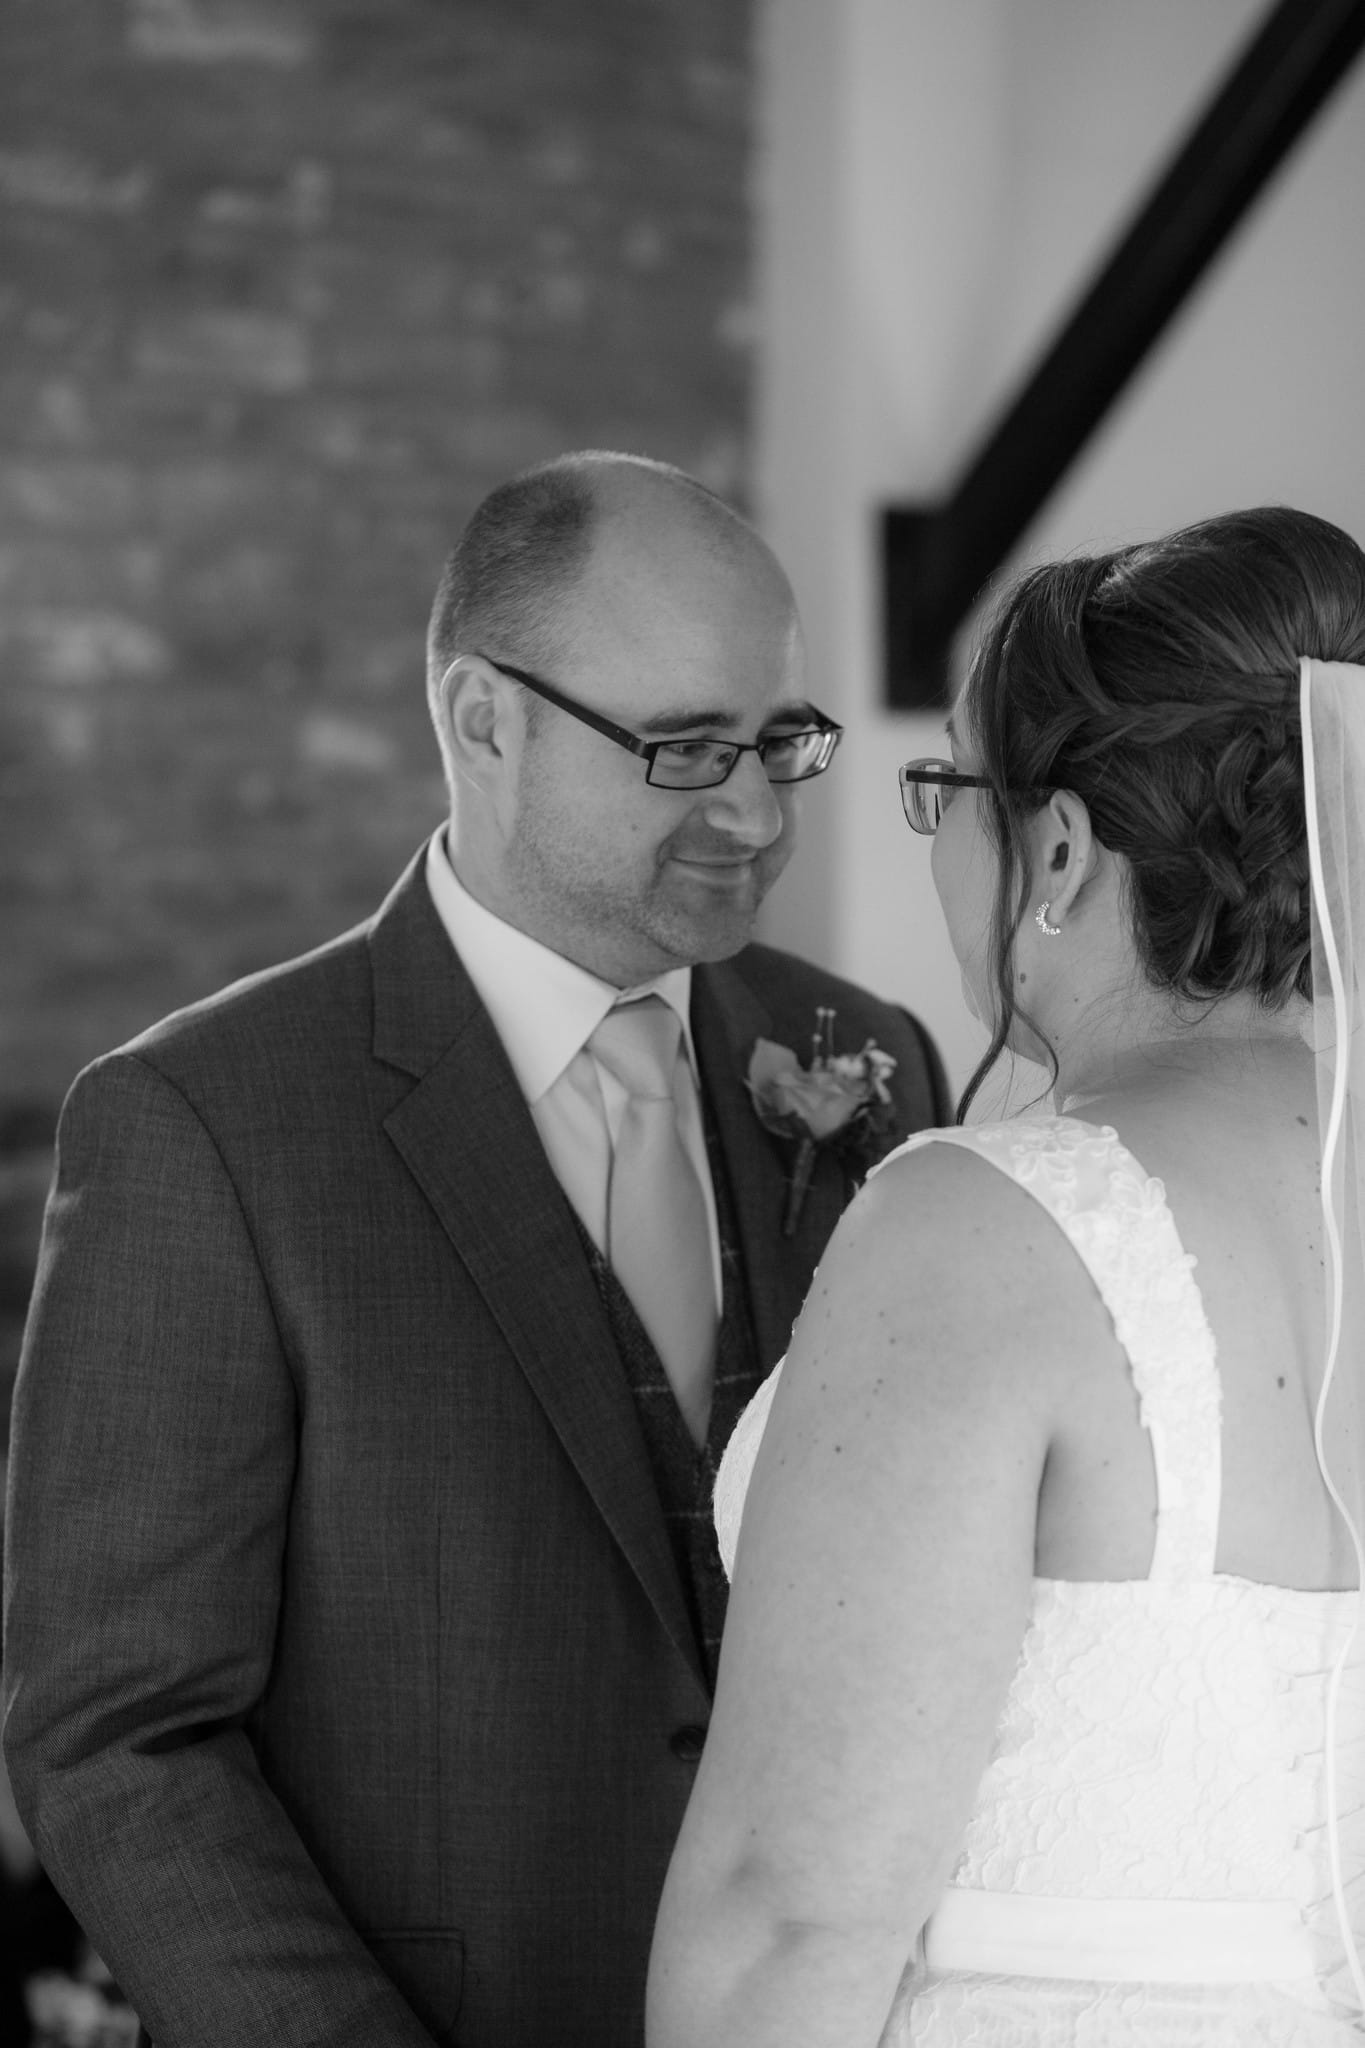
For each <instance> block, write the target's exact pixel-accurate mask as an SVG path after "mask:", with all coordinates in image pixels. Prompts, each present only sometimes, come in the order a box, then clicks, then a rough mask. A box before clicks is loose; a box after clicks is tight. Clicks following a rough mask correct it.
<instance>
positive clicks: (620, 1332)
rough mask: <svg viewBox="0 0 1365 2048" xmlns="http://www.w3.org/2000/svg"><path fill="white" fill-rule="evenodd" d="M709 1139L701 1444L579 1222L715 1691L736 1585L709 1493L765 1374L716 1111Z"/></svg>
mask: <svg viewBox="0 0 1365 2048" xmlns="http://www.w3.org/2000/svg"><path fill="white" fill-rule="evenodd" d="M706 1143H707V1153H708V1157H709V1160H710V1166H711V1181H712V1186H713V1187H714V1189H715V1196H716V1222H717V1225H718V1227H719V1234H720V1262H721V1295H722V1299H721V1317H720V1327H719V1330H718V1332H717V1337H716V1365H715V1380H714V1384H713V1388H712V1395H711V1414H710V1419H709V1423H708V1427H707V1434H706V1442H705V1444H704V1445H703V1446H702V1448H701V1450H700V1451H699V1450H698V1449H697V1447H696V1445H695V1444H694V1443H693V1441H692V1438H691V1436H690V1435H689V1434H688V1430H687V1425H686V1423H685V1422H684V1421H683V1418H682V1414H681V1411H680V1410H679V1407H678V1404H677V1401H676V1399H675V1398H674V1394H673V1389H672V1387H670V1385H669V1383H668V1378H667V1375H666V1374H665V1372H664V1369H663V1365H662V1363H661V1361H660V1358H659V1354H658V1352H657V1351H656V1350H655V1349H654V1346H653V1345H652V1344H651V1343H650V1341H649V1337H648V1336H647V1334H646V1332H645V1329H644V1327H643V1325H642V1324H641V1322H640V1318H639V1317H638V1315H637V1314H636V1313H635V1310H634V1307H633V1306H632V1304H631V1301H630V1297H629V1295H628V1294H627V1293H626V1291H625V1289H624V1287H622V1285H621V1283H620V1281H619V1280H618V1279H617V1278H616V1275H615V1274H614V1273H613V1271H612V1269H611V1267H610V1265H609V1264H608V1262H607V1260H606V1259H605V1258H604V1256H603V1254H602V1253H601V1252H600V1251H599V1250H598V1248H597V1246H596V1245H595V1244H594V1243H593V1241H592V1239H591V1238H590V1237H589V1235H588V1233H587V1231H586V1230H584V1229H583V1227H582V1225H581V1224H580V1225H579V1235H580V1236H581V1238H582V1240H583V1245H584V1249H585V1251H586V1252H587V1255H588V1262H589V1265H590V1266H591V1268H592V1274H593V1278H594V1280H595V1281H596V1283H597V1287H598V1291H599V1293H600V1294H601V1297H602V1302H603V1305H604V1307H605V1308H606V1311H607V1317H608V1320H609V1322H610V1324H611V1331H612V1336H613V1338H614V1339H615V1343H616V1349H617V1351H618V1353H619V1354H620V1358H621V1366H622V1370H623V1371H624V1373H625V1375H626V1379H627V1382H628V1383H629V1386H630V1390H631V1393H632V1394H633V1395H634V1397H635V1408H636V1413H637V1414H638V1416H639V1418H640V1433H641V1435H642V1436H643V1438H644V1442H645V1449H646V1452H647V1453H648V1456H649V1462H650V1467H651V1470H652V1471H653V1474H654V1483H655V1485H656V1486H657V1488H658V1491H659V1500H660V1503H661V1505H662V1507H663V1511H664V1520H665V1522H666V1524H667V1527H668V1537H669V1542H670V1544H671V1545H672V1549H673V1556H674V1560H675V1562H676V1563H677V1567H678V1576H679V1578H680V1579H681V1580H682V1583H683V1588H684V1591H685V1592H686V1594H687V1599H688V1607H689V1610H690V1612H691V1615H692V1623H693V1627H694V1628H695V1629H696V1631H697V1641H698V1643H699V1645H700V1647H701V1652H702V1659H703V1663H704V1665H705V1668H706V1675H707V1680H708V1682H709V1684H710V1686H711V1688H712V1690H714V1688H715V1683H716V1667H717V1663H718V1661H719V1657H720V1639H721V1631H722V1629H723V1628H724V1625H725V1607H726V1600H727V1596H728V1591H729V1589H728V1586H727V1584H726V1579H725V1571H724V1568H723V1566H722V1565H721V1561H720V1553H719V1551H718V1550H717V1548H716V1535H715V1529H714V1526H713V1523H712V1519H711V1496H712V1492H713V1489H714V1487H715V1481H716V1468H717V1466H718V1465H719V1463H720V1460H721V1456H722V1454H723V1452H724V1450H725V1446H726V1444H727V1443H728V1442H729V1440H730V1433H731V1431H732V1430H733V1428H734V1426H735V1424H736V1422H737V1421H738V1420H739V1417H740V1414H741V1413H742V1411H743V1409H744V1408H745V1407H746V1406H747V1405H748V1403H749V1402H750V1401H751V1400H752V1399H753V1396H754V1394H755V1393H756V1392H757V1391H758V1386H759V1383H760V1381H761V1379H762V1377H763V1374H762V1370H761V1366H760V1362H759V1358H758V1351H757V1346H756V1345H755V1342H754V1335H753V1326H752V1323H751V1321H750V1316H749V1303H748V1294H747V1290H746V1287H745V1284H744V1268H743V1260H742V1258H741V1254H740V1249H739V1236H738V1232H737V1230H736V1228H735V1222H734V1210H733V1205H732V1203H731V1200H730V1192H729V1188H728V1185H727V1183H726V1177H725V1162H724V1158H723V1156H722V1154H721V1150H720V1145H719V1143H718V1141H717V1139H716V1137H715V1134H714V1132H713V1131H712V1130H711V1128H710V1123H709V1119H708V1123H707V1133H706Z"/></svg>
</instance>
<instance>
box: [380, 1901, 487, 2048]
mask: <svg viewBox="0 0 1365 2048" xmlns="http://www.w3.org/2000/svg"><path fill="white" fill-rule="evenodd" d="M364 1940H365V1943H366V1946H367V1947H368V1948H369V1950H370V1952H371V1954H372V1955H373V1956H374V1959H375V1961H376V1962H377V1963H378V1964H379V1966H380V1968H381V1969H382V1970H384V1971H386V1972H387V1974H388V1975H389V1976H390V1977H391V1978H392V1979H393V1981H394V1983H395V1984H396V1985H397V1986H398V1989H399V1990H400V1991H401V1992H402V1994H403V1996H404V1998H406V2000H407V2001H408V2004H409V2005H410V2006H411V2007H412V2009H413V2011H414V2012H415V2013H416V2015H417V2017H418V2019H419V2020H420V2021H421V2022H422V2024H423V2026H424V2027H426V2028H427V2030H428V2031H429V2032H430V2033H431V2034H432V2036H433V2037H434V2038H435V2039H436V2040H437V2041H439V2042H441V2043H442V2044H443V2048H449V2044H453V2042H454V2039H455V2022H456V2020H457V2019H458V2018H459V2016H460V1996H461V1993H462V1992H463V1989H464V1937H463V1935H460V1934H456V1933H454V1932H452V1931H450V1930H449V1929H445V1928H440V1927H384V1928H379V1929H376V1930H373V1931H366V1932H365V1934H364Z"/></svg>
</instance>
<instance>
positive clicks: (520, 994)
mask: <svg viewBox="0 0 1365 2048" xmlns="http://www.w3.org/2000/svg"><path fill="white" fill-rule="evenodd" d="M426 877H427V887H428V888H429V890H430V891H431V900H432V902H433V904H434V905H435V907H436V914H437V916H438V917H439V918H440V920H441V923H442V924H443V925H444V926H445V929H446V931H447V933H448V934H449V937H450V941H451V944H452V945H453V946H454V948H455V950H456V952H457V953H458V954H459V956H460V959H461V961H462V962H463V964H464V968H465V971H466V973H467V974H468V975H469V978H470V980H471V981H472V982H473V984H474V987H475V990H476V992H477V993H478V996H479V999H480V1001H481V1002H482V1003H483V1005H484V1008H485V1009H486V1010H487V1011H488V1014H489V1016H490V1017H491V1018H492V1020H493V1027H494V1029H495V1030H496V1032H497V1034H498V1036H499V1038H500V1039H501V1040H502V1043H503V1048H504V1050H505V1051H506V1054H507V1057H508V1059H509V1060H510V1062H511V1065H512V1071H513V1073H514V1074H515V1075H516V1077H517V1083H518V1085H519V1087H520V1089H521V1092H522V1094H523V1095H524V1096H525V1098H526V1106H527V1108H528V1109H529V1110H530V1112H531V1117H532V1120H533V1121H534V1123H535V1127H536V1130H537V1131H538V1132H539V1134H540V1140H541V1143H542V1144H543V1145H544V1147H545V1151H546V1154H547V1156H548V1158H549V1161H550V1165H551V1167H552V1168H553V1169H554V1174H555V1178H556V1179H557V1180H558V1182H559V1184H560V1186H561V1187H562V1188H563V1190H564V1192H565V1194H566V1195H567V1196H568V1198H569V1200H570V1201H571V1202H572V1203H573V1205H574V1208H575V1209H576V1210H577V1212H578V1214H579V1216H580V1217H581V1218H582V1221H583V1226H584V1228H585V1229H586V1230H587V1232H588V1235H589V1236H590V1237H591V1238H592V1241H593V1243H594V1244H595V1245H596V1246H597V1247H598V1249H599V1250H602V1249H604V1248H605V1246H606V1242H607V1188H608V1184H609V1181H610V1172H611V1147H612V1143H613V1141H614V1139H615V1136H616V1133H617V1130H618V1129H619V1127H620V1121H621V1116H622V1113H623V1111H624V1109H625V1104H626V1096H625V1091H624V1089H623V1088H622V1087H621V1084H620V1082H619V1081H618V1080H617V1079H616V1077H615V1076H614V1075H613V1074H610V1073H608V1071H607V1069H606V1068H605V1067H604V1066H602V1064H601V1063H600V1061H598V1060H596V1059H594V1057H593V1055H592V1052H591V1051H590V1049H589V1047H588V1040H589V1038H590V1037H591V1036H592V1034H593V1032H594V1031H595V1030H596V1029H597V1027H598V1025H599V1024H600V1023H601V1021H602V1019H603V1018H604V1017H605V1016H606V1014H607V1012H608V1010H609V1009H610V1008H611V1007H612V1004H613V1003H615V1002H617V1001H618V1000H624V999H627V998H630V997H634V996H645V995H657V996H661V997H662V998H663V1000H664V1002H666V1003H667V1004H668V1005H669V1007H670V1009H672V1010H674V1011H676V1012H677V1015H678V1017H679V1018H680V1020H681V1022H682V1043H683V1049H684V1051H685V1053H686V1056H687V1066H688V1071H689V1073H690V1075H691V1079H692V1086H691V1087H690V1088H688V1089H686V1090H685V1091H684V1098H683V1102H682V1105H681V1108H680V1111H679V1125H680V1130H681V1136H682V1141H683V1145H684V1147H685V1148H686V1151H687V1155H688V1158H689V1159H690V1160H691V1162H692V1164H693V1166H694V1167H695V1168H696V1172H697V1178H698V1180H699V1181H700V1182H701V1189H702V1195H703V1198H704V1199H705V1202H706V1216H707V1229H708V1231H709V1234H710V1240H711V1274H712V1279H713V1281H714V1284H715V1290H716V1312H717V1314H719V1313H720V1309H721V1273H720V1233H719V1230H718V1228H717V1225H716V1198H715V1192H714V1190H713V1188H712V1186H711V1172H710V1167H709V1165H708V1163H707V1157H706V1136H705V1132H704V1129H703V1126H702V1115H701V1098H700V1093H699V1089H700V1081H699V1076H698V1070H697V1055H696V1048H695V1047H694V1045H693V1043H692V1025H691V1020H690V1018H689V1016H688V1009H689V1004H690V1001H691V995H692V970H691V968H690V967H675V968H672V969H671V970H670V971H669V972H668V973H667V974H660V975H658V976H656V977H655V979H654V980H652V981H646V982H641V984H640V985H639V987H638V988H630V989H618V988H616V987H615V986H614V985H613V984H612V983H611V982H609V981H601V980H599V979H598V977H597V976H596V975H595V974H590V973H589V972H588V970H587V969H586V968H585V967H579V966H577V965H576V963H575V962H574V961H572V960H566V959H565V957H564V955H563V954H562V953H556V952H554V951H552V950H551V948H550V947H549V946H543V945H542V944H541V943H540V941H539V940H538V939H533V938H530V937H529V936H528V935H527V933H525V932H523V931H518V930H517V928H516V926H515V925H510V924H507V923H506V922H505V921H504V919H502V918H500V917H495V916H494V914H493V912H492V911H491V910H486V909H485V908H484V906H483V905H482V904H481V903H477V902H476V901H475V900H474V898H473V897H472V896H471V895H470V893H469V891H468V890H467V889H466V888H465V887H464V885H463V884H462V883H461V881H460V879H459V877H458V876H457V875H456V873H455V870H454V868H453V867H452V866H451V862H450V856H449V852H448V850H447V847H446V838H445V829H444V827H442V829H441V830H440V831H439V832H436V833H434V834H433V835H432V838H431V841H430V843H429V845H428V847H427V862H426Z"/></svg>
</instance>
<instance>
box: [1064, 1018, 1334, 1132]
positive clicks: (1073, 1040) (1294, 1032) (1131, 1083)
mask: <svg viewBox="0 0 1365 2048" xmlns="http://www.w3.org/2000/svg"><path fill="white" fill-rule="evenodd" d="M1306 1017H1307V1005H1306V1004H1303V1003H1300V1002H1298V1001H1297V1000H1295V1001H1293V1002H1291V1003H1290V1004H1289V1005H1287V1006H1286V1008H1285V1009H1283V1010H1267V1009H1266V1008H1265V1006H1264V1005H1263V1004H1262V1003H1260V1002H1258V1001H1257V1000H1256V999H1255V998H1254V997H1251V996H1228V997H1225V998H1224V999H1223V1000H1222V1001H1221V1002H1218V1003H1214V1004H1210V1005H1209V1006H1207V1007H1204V1006H1199V1007H1198V1008H1196V1007H1194V1006H1193V1005H1188V1004H1183V1003H1176V1002H1173V1001H1171V1000H1169V999H1166V998H1163V997H1160V996H1157V995H1156V994H1155V993H1154V992H1152V993H1151V994H1150V995H1149V994H1148V993H1147V992H1145V991H1144V992H1143V993H1142V994H1141V995H1139V996H1137V997H1136V999H1135V1000H1125V1001H1124V1002H1123V1003H1122V1004H1121V1005H1116V1006H1113V1007H1111V1006H1108V1005H1106V1006H1105V1010H1104V1013H1103V1014H1100V1015H1096V1016H1094V1017H1093V1018H1092V1019H1091V1020H1089V1022H1088V1023H1087V1024H1082V1025H1079V1026H1078V1027H1077V1028H1076V1029H1075V1031H1074V1032H1072V1033H1071V1034H1069V1035H1068V1036H1066V1037H1065V1038H1063V1039H1062V1041H1061V1042H1060V1043H1058V1044H1057V1045H1056V1046H1055V1052H1056V1059H1057V1080H1056V1084H1055V1087H1054V1095H1055V1098H1056V1100H1057V1102H1058V1104H1059V1105H1060V1104H1062V1103H1065V1104H1066V1105H1067V1106H1068V1107H1076V1106H1079V1105H1082V1104H1084V1103H1086V1102H1088V1101H1091V1100H1093V1099H1094V1098H1096V1097H1098V1096H1107V1095H1112V1094H1115V1093H1119V1094H1121V1093H1123V1092H1125V1091H1126V1090H1128V1089H1131V1088H1134V1087H1144V1088H1145V1087H1149V1086H1151V1084H1152V1082H1153V1081H1154V1080H1158V1079H1171V1078H1174V1077H1175V1076H1177V1075H1178V1076H1180V1077H1182V1078H1185V1079H1196V1078H1197V1077H1198V1076H1199V1075H1200V1074H1202V1073H1205V1072H1208V1073H1213V1072H1215V1071H1216V1072H1217V1073H1218V1074H1219V1076H1221V1077H1225V1076H1226V1075H1227V1073H1228V1071H1229V1069H1230V1068H1231V1067H1234V1066H1236V1065H1237V1064H1239V1063H1241V1062H1242V1061H1249V1060H1260V1059H1263V1058H1264V1057H1265V1056H1266V1055H1267V1054H1273V1053H1274V1052H1275V1051H1276V1050H1278V1049H1282V1048H1283V1049H1288V1050H1291V1051H1294V1050H1297V1051H1298V1052H1301V1053H1303V1054H1304V1056H1305V1057H1306V1056H1307V1048H1306V1045H1305V1042H1304V1024H1305V1020H1306Z"/></svg>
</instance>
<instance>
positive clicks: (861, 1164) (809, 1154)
mask: <svg viewBox="0 0 1365 2048" xmlns="http://www.w3.org/2000/svg"><path fill="white" fill-rule="evenodd" d="M895 1071H896V1062H895V1060H894V1059H892V1057H891V1055H890V1053H889V1052H883V1051H882V1049H881V1047H880V1046H879V1045H878V1044H877V1042H876V1040H875V1039H872V1038H869V1039H868V1041H867V1043H866V1045H865V1046H864V1047H863V1049H862V1051H861V1052H854V1053H836V1052H835V1050H834V1012H833V1010H827V1009H818V1010H817V1011H816V1013H815V1032H814V1036H813V1040H812V1044H811V1055H810V1064H809V1066H805V1067H803V1066H802V1065H801V1063H800V1061H799V1060H798V1059H797V1057H796V1054H795V1053H794V1052H793V1051H792V1050H791V1048H790V1047H789V1046H786V1045H776V1044H774V1042H773V1040H772V1039H771V1038H760V1039H759V1040H758V1041H757V1042H756V1044H755V1046H754V1049H753V1053H752V1055H751V1057H750V1060H749V1072H748V1075H747V1076H746V1081H747V1086H748V1089H749V1093H750V1095H751V1096H752V1097H753V1103H754V1109H755V1110H756V1111H757V1114H758V1120H759V1122H760V1123H761V1124H762V1126H763V1128H764V1130H765V1131H772V1132H773V1133H774V1134H775V1135H776V1136H777V1137H779V1138H787V1139H794V1140H795V1143H796V1151H795V1153H794V1155H793V1157H792V1168H791V1178H790V1179H789V1181H788V1183H787V1204H786V1208H785V1210H784V1212H783V1216H782V1235H783V1236H784V1237H791V1236H793V1235H794V1234H795V1231H796V1225H797V1220H798V1218H799V1217H800V1214H801V1205H802V1203H803V1202H804V1201H805V1199H806V1189H807V1188H808V1187H809V1186H810V1177H811V1174H812V1172H813V1171H814V1169H815V1154H816V1152H817V1150H820V1149H824V1150H828V1151H831V1152H837V1153H839V1154H840V1155H841V1156H842V1157H843V1158H844V1159H846V1160H849V1161H850V1162H851V1163H852V1164H853V1165H854V1167H855V1170H857V1171H859V1172H861V1173H866V1171H867V1169H868V1168H869V1167H870V1166H871V1165H873V1164H874V1162H875V1161H876V1160H877V1159H879V1158H880V1157H881V1154H882V1153H883V1152H884V1151H885V1150H886V1146H885V1144H884V1143H882V1142H880V1141H882V1140H884V1139H885V1138H886V1137H887V1136H888V1135H889V1133H890V1131H891V1129H892V1126H893V1124H894V1122H895V1110H894V1107H893V1104H892V1101H891V1091H890V1089H889V1088H888V1087H887V1085H886V1084H887V1081H888V1080H889V1079H890V1077H891V1075H892V1074H894V1073H895Z"/></svg>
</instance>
